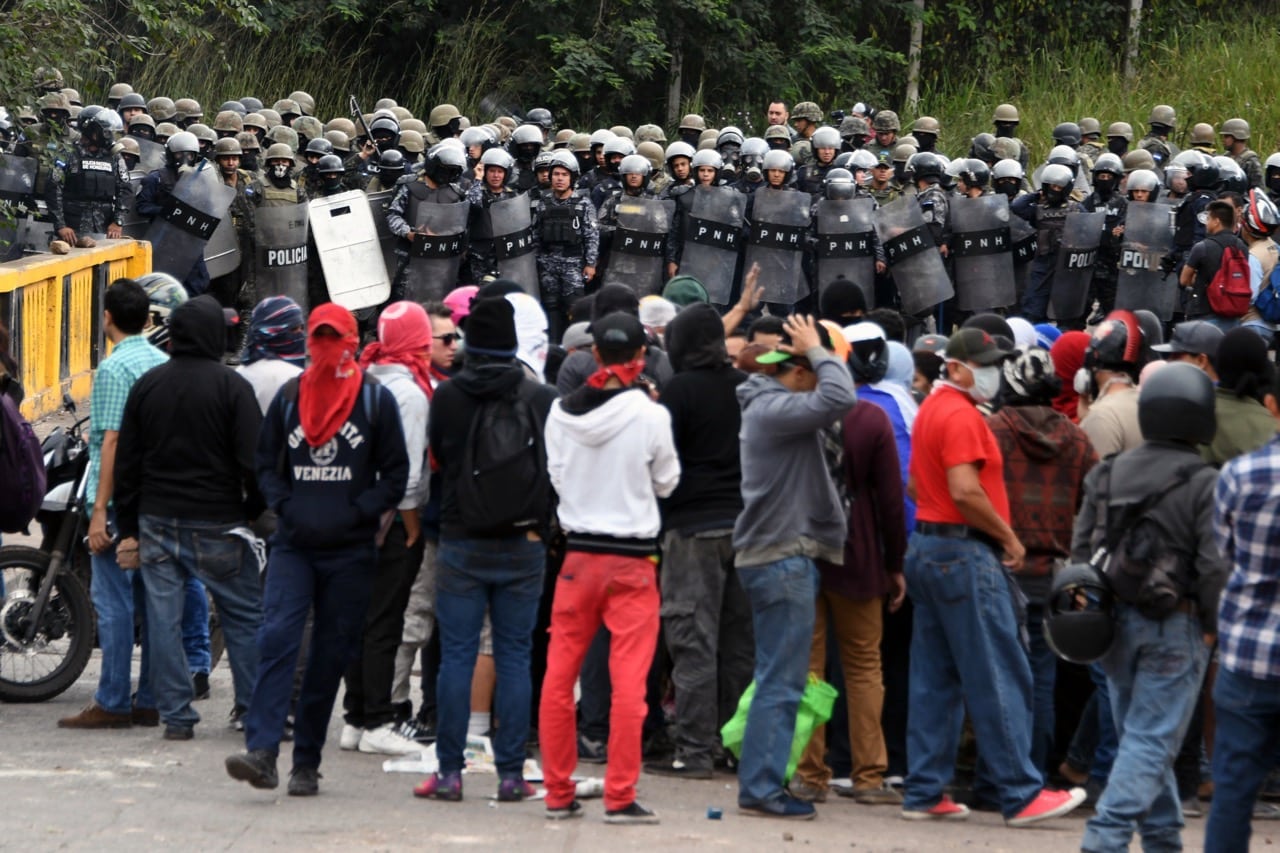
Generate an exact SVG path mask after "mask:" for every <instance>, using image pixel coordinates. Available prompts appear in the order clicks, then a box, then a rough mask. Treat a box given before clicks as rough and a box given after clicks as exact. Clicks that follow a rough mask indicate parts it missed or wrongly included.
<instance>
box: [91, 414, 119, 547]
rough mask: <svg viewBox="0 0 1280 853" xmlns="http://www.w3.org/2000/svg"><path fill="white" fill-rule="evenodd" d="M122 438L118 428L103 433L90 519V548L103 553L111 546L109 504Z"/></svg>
mask: <svg viewBox="0 0 1280 853" xmlns="http://www.w3.org/2000/svg"><path fill="white" fill-rule="evenodd" d="M119 440H120V432H119V431H118V430H114V429H109V430H107V431H106V432H104V433H103V434H102V454H101V457H100V460H99V463H98V493H97V494H95V495H94V496H93V515H92V516H91V517H90V519H89V550H90V551H92V552H93V553H95V554H101V553H102V552H103V551H105V550H107V549H108V548H110V547H111V537H110V536H109V535H108V534H107V504H109V503H110V502H111V493H112V492H113V491H115V487H116V444H117V442H118V441H119Z"/></svg>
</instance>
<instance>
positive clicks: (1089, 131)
mask: <svg viewBox="0 0 1280 853" xmlns="http://www.w3.org/2000/svg"><path fill="white" fill-rule="evenodd" d="M1080 135H1081V136H1101V135H1102V122H1100V121H1098V120H1097V119H1096V118H1082V119H1080Z"/></svg>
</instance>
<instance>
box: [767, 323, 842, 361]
mask: <svg viewBox="0 0 1280 853" xmlns="http://www.w3.org/2000/svg"><path fill="white" fill-rule="evenodd" d="M815 326H816V328H817V330H818V340H819V342H820V343H821V344H822V348H823V349H825V350H827V351H828V352H831V351H833V350H834V347H832V345H831V331H830V330H829V329H828V328H827V327H826V326H824V325H823V324H821V323H816V324H815ZM783 344H786V345H787V346H791V335H790V333H788V332H786V331H783V333H782V340H780V341H778V345H779V346H781V345H783ZM792 358H795V359H799V360H800V361H803V362H805V363H806V364H808V362H809V359H807V358H806V357H805V355H804V353H789V352H787V351H786V350H782V349H773V350H770V351H769V352H766V353H764V354H763V355H760V356H757V357H756V364H781V363H782V362H784V361H787V360H788V359H792Z"/></svg>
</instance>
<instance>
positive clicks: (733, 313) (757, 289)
mask: <svg viewBox="0 0 1280 853" xmlns="http://www.w3.org/2000/svg"><path fill="white" fill-rule="evenodd" d="M763 292H764V288H763V287H761V286H760V265H759V264H752V265H751V269H749V270H747V274H746V277H744V278H743V280H742V296H740V297H739V298H738V302H737V304H736V305H734V306H733V307H732V308H730V309H729V311H728V312H727V313H726V314H725V315H724V317H723V320H724V333H725V335H726V336H728V335H729V334H730V333H731V332H732V331H733V330H734V329H736V328H738V327H739V326H741V325H742V321H743V320H745V319H746V317H747V315H748V314H750V313H751V311H752V310H754V309H755V307H756V306H757V305H759V304H760V294H761V293H763Z"/></svg>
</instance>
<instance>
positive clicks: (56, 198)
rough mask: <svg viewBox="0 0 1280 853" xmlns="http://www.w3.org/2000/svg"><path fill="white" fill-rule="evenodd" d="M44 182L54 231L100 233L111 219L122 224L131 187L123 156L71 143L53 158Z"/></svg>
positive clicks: (105, 228)
mask: <svg viewBox="0 0 1280 853" xmlns="http://www.w3.org/2000/svg"><path fill="white" fill-rule="evenodd" d="M49 177H50V178H51V180H49V181H48V182H47V183H46V185H45V202H46V203H47V204H48V205H49V218H50V219H51V220H52V221H53V228H54V230H55V231H57V230H59V229H61V228H70V229H71V230H72V231H75V232H76V234H77V236H78V235H82V234H103V233H106V230H107V226H108V225H110V224H111V223H116V224H118V225H123V224H124V214H125V209H126V206H127V205H128V200H129V196H130V195H131V194H132V193H133V188H132V186H131V185H130V184H129V173H128V172H127V171H126V170H125V167H124V160H123V158H121V157H118V156H116V155H114V154H112V153H111V152H110V151H109V150H108V151H101V152H98V153H97V154H93V153H90V152H89V151H87V150H85V148H84V146H82V145H75V146H72V147H71V149H70V150H68V151H67V152H66V153H65V155H64V156H62V157H58V158H56V159H55V160H54V164H53V171H52V172H51V173H50V175H49Z"/></svg>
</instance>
